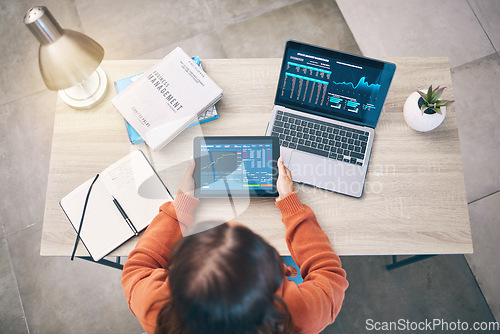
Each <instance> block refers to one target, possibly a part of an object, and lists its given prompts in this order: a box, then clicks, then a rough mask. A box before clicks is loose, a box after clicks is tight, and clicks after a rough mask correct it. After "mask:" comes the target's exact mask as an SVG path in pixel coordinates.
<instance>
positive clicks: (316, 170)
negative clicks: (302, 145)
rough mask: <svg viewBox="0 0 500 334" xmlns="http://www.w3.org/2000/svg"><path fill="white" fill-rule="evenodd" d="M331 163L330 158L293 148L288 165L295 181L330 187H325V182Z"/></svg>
mask: <svg viewBox="0 0 500 334" xmlns="http://www.w3.org/2000/svg"><path fill="white" fill-rule="evenodd" d="M330 163H331V161H330V159H325V158H324V157H321V156H318V155H314V154H309V153H305V152H302V151H298V150H293V152H292V154H291V156H290V159H289V162H288V166H287V167H288V169H290V171H291V172H292V178H293V180H294V181H296V182H303V183H307V184H310V185H318V186H320V187H322V188H329V187H327V186H326V187H325V184H324V182H325V181H326V180H327V179H329V175H328V173H329V165H330ZM322 183H323V184H322Z"/></svg>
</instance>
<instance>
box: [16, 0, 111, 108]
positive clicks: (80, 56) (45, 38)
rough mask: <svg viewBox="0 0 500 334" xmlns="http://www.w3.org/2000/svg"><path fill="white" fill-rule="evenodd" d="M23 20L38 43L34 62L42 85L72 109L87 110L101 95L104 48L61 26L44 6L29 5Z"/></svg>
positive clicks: (96, 102)
mask: <svg viewBox="0 0 500 334" xmlns="http://www.w3.org/2000/svg"><path fill="white" fill-rule="evenodd" d="M24 23H25V24H26V26H27V27H28V29H29V30H30V31H31V32H32V33H33V35H35V37H36V38H37V40H38V41H39V42H40V49H39V51H38V63H39V65H40V72H41V74H42V78H43V81H44V82H45V85H46V86H47V88H49V89H50V90H57V91H59V96H60V97H61V99H62V100H63V101H64V102H65V103H66V104H68V105H69V106H71V107H73V108H76V109H88V108H91V107H93V106H94V105H96V104H98V103H99V102H100V101H101V100H102V98H103V97H104V95H105V93H106V90H107V87H108V79H107V77H106V73H104V71H103V70H102V68H101V67H100V66H99V65H100V64H101V61H102V59H103V58H104V49H103V48H102V46H100V45H99V44H98V43H97V42H96V41H94V40H93V39H92V38H90V37H88V36H86V35H84V34H82V33H79V32H77V31H73V30H69V29H62V28H61V26H60V25H59V24H58V23H57V21H56V20H55V19H54V17H53V16H52V14H51V13H50V12H49V10H48V9H47V8H46V7H44V6H35V7H33V8H31V9H30V10H29V11H28V12H27V13H26V15H25V16H24Z"/></svg>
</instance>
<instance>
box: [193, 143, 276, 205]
mask: <svg viewBox="0 0 500 334" xmlns="http://www.w3.org/2000/svg"><path fill="white" fill-rule="evenodd" d="M278 157H279V143H278V138H277V137H269V136H258V137H196V138H195V140H194V158H195V162H196V168H195V173H194V179H195V196H196V197H228V196H232V197H276V196H278V193H277V189H276V181H277V177H278V171H277V166H276V162H277V160H278Z"/></svg>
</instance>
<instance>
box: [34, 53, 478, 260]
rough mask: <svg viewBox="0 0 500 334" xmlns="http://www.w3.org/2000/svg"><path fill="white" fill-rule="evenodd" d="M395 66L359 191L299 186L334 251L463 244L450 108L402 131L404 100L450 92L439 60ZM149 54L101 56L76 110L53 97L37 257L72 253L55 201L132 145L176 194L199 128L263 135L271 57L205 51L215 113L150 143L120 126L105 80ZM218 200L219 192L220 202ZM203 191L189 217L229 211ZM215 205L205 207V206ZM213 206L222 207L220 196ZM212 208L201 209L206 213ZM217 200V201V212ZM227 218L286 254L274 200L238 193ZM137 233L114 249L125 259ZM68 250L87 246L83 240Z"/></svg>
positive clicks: (276, 65)
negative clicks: (101, 81)
mask: <svg viewBox="0 0 500 334" xmlns="http://www.w3.org/2000/svg"><path fill="white" fill-rule="evenodd" d="M386 60H388V61H391V62H394V63H396V65H397V70H396V75H395V77H394V81H393V84H392V86H391V89H390V91H389V95H388V97H387V100H386V103H385V107H384V110H383V112H382V115H381V117H380V120H379V123H378V126H377V128H376V133H375V143H374V146H373V152H372V156H371V159H370V165H369V168H368V175H367V178H366V184H365V190H364V194H363V196H362V198H361V199H356V198H350V197H347V196H344V195H340V194H336V193H331V192H326V191H323V190H319V189H315V188H312V187H308V186H304V185H296V186H295V187H296V190H297V192H298V194H299V197H300V198H301V200H302V202H303V203H305V204H307V205H309V206H310V207H311V208H312V209H313V210H314V212H315V213H316V215H317V217H318V221H319V223H320V225H321V226H322V228H323V229H324V231H325V232H326V233H327V234H328V236H329V237H330V241H331V243H332V245H333V248H334V249H335V251H336V252H337V253H338V254H339V255H389V254H390V255H395V254H451V253H471V252H472V239H471V232H470V224H469V215H468V210H467V202H466V197H465V186H464V176H463V170H462V160H461V154H460V147H459V142H458V131H457V122H456V118H455V110H454V106H452V107H451V108H450V110H448V112H447V114H446V119H445V120H444V122H443V124H442V125H441V126H440V127H439V128H437V129H436V130H434V131H432V132H430V133H418V132H415V131H413V130H412V129H410V128H409V127H408V126H407V125H406V123H405V121H404V118H403V112H402V111H403V104H404V102H405V100H406V97H407V96H408V95H409V94H410V93H411V92H413V91H414V90H416V89H422V88H426V87H428V86H429V84H433V85H434V86H437V85H441V86H446V87H447V90H446V91H445V96H446V97H447V98H453V89H452V85H451V76H450V69H449V63H448V59H447V58H388V59H386ZM155 62H156V61H155V60H130V61H105V62H103V64H102V67H103V68H104V70H105V71H106V73H107V74H108V77H109V81H110V83H111V84H110V89H109V92H108V95H107V97H106V99H105V100H104V102H102V103H101V104H100V105H99V106H97V107H95V108H94V109H91V110H88V111H78V110H74V109H71V108H70V107H68V106H66V105H65V104H64V103H63V102H62V101H61V100H58V102H57V107H56V115H55V126H54V137H53V143H52V155H51V162H50V171H49V182H48V188H47V198H46V205H45V216H44V222H43V232H42V244H41V251H40V253H41V255H43V256H69V255H70V254H71V251H72V247H73V243H74V240H75V232H74V230H73V228H72V227H71V225H70V223H69V222H68V221H67V219H66V217H65V216H64V213H63V211H62V210H61V209H60V207H59V205H58V202H59V200H60V199H61V198H62V197H63V196H65V195H66V194H67V193H69V192H70V191H71V190H73V189H74V188H75V187H76V186H78V185H80V184H81V183H83V182H84V181H85V180H87V179H89V178H91V177H93V176H94V175H95V174H96V173H98V172H100V171H101V170H102V169H104V168H105V167H107V166H108V165H110V164H111V163H113V162H115V161H116V160H118V159H119V158H121V157H122V156H125V155H126V154H128V153H129V152H130V151H131V150H133V149H137V148H140V149H142V150H143V151H144V152H145V153H146V154H147V155H148V156H149V157H150V159H151V160H152V162H153V164H154V165H155V168H156V169H157V170H158V172H159V174H160V176H161V177H162V178H163V179H164V180H166V183H167V186H168V187H169V188H170V189H171V191H172V192H173V193H175V192H176V191H177V188H178V179H179V177H180V175H181V172H182V170H183V169H184V167H185V166H186V164H187V161H188V160H189V159H191V157H192V138H193V137H194V136H197V135H202V134H204V135H263V134H264V133H265V130H266V125H267V122H268V120H269V118H270V113H271V109H272V106H273V101H274V94H275V91H276V85H277V79H278V74H279V69H280V64H281V60H280V59H206V60H204V61H203V67H204V69H205V70H206V72H207V73H208V74H209V75H210V76H211V77H212V78H213V79H214V80H215V81H216V82H217V83H218V84H219V85H220V86H221V87H222V89H223V90H224V97H223V98H222V100H221V101H220V102H219V103H218V104H217V109H218V111H219V115H220V118H219V119H218V120H216V121H213V122H209V123H206V124H203V125H202V126H196V127H193V128H190V129H188V130H186V131H184V132H183V133H182V134H181V135H180V136H179V137H177V138H176V139H175V140H174V141H173V142H171V143H170V144H168V145H167V146H166V147H165V148H164V149H162V150H161V151H159V152H152V151H150V150H149V148H148V147H147V146H145V145H144V144H140V145H131V144H130V143H129V142H128V138H127V134H126V131H125V125H124V122H123V119H122V117H121V115H120V114H119V112H118V111H117V110H116V109H115V108H114V107H113V105H112V104H111V102H110V100H111V98H112V97H114V96H115V90H114V87H113V84H112V83H113V82H114V81H116V80H119V79H121V78H125V77H127V76H131V75H134V74H137V73H140V72H143V71H145V70H146V69H148V68H149V67H151V66H152V65H153V64H154V63H155ZM222 202H224V201H222ZM222 202H220V201H219V202H217V200H211V201H210V200H203V202H202V205H201V206H200V208H199V210H198V212H197V215H198V216H203V217H206V216H205V214H207V213H208V212H210V213H212V214H214V213H215V214H217V215H220V217H221V218H223V219H231V218H233V217H232V211H231V210H229V211H227V210H225V209H224V207H225V205H223V204H224V203H222ZM214 203H215V204H216V205H213V204H214ZM221 203H222V204H221ZM207 208H208V209H210V210H207ZM215 208H217V210H215ZM236 210H237V212H238V216H237V217H236V218H235V220H237V221H239V222H242V223H244V224H246V225H248V226H249V227H250V228H252V229H253V230H254V231H256V232H257V233H259V234H261V235H262V236H264V237H265V238H266V239H267V240H268V241H269V242H270V243H271V244H272V245H273V246H275V247H276V248H277V249H278V251H279V252H280V253H281V254H283V255H286V254H289V252H288V249H287V247H286V244H285V240H284V228H283V225H282V223H281V221H280V220H281V217H280V213H279V210H278V209H277V208H276V207H275V204H274V199H252V200H248V199H241V200H239V201H237V202H236ZM137 240H138V238H134V239H132V240H130V241H129V242H128V243H126V244H124V245H123V246H122V247H120V248H118V249H117V250H116V251H115V252H113V253H112V254H111V255H113V256H126V255H128V253H129V252H130V251H131V250H132V249H133V247H134V245H135V243H136V242H137ZM77 255H80V256H85V255H87V252H86V250H85V248H84V247H82V246H80V247H79V250H78V252H77Z"/></svg>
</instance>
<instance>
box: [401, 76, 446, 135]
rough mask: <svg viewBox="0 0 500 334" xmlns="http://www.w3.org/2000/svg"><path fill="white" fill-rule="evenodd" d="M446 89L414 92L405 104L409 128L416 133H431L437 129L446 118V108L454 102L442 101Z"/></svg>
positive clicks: (404, 111) (405, 114) (439, 88)
mask: <svg viewBox="0 0 500 334" xmlns="http://www.w3.org/2000/svg"><path fill="white" fill-rule="evenodd" d="M444 89H445V87H442V88H441V87H439V86H438V87H437V88H432V85H431V86H429V88H428V89H427V92H425V91H423V90H422V91H416V92H413V93H412V94H411V95H410V96H409V97H408V99H407V100H406V102H405V105H404V109H403V114H404V118H405V121H406V124H408V126H409V127H411V128H412V129H414V130H416V131H421V132H425V131H430V130H433V129H435V128H437V127H438V126H439V125H440V124H441V123H442V122H443V120H444V117H445V116H446V107H448V106H450V105H451V104H452V103H453V102H454V101H453V100H451V101H450V100H442V99H441V96H442V95H443V92H444Z"/></svg>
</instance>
